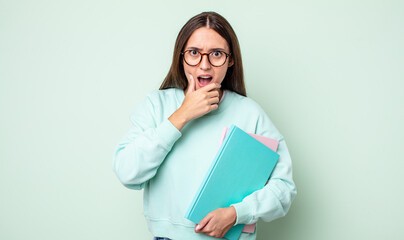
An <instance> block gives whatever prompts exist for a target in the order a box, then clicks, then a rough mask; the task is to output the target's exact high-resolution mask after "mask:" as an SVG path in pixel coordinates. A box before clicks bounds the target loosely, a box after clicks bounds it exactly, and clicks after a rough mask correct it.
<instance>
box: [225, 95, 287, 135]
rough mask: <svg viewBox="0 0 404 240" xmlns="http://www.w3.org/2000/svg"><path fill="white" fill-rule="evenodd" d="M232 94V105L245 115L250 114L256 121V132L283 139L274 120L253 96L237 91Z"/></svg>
mask: <svg viewBox="0 0 404 240" xmlns="http://www.w3.org/2000/svg"><path fill="white" fill-rule="evenodd" d="M228 93H230V94H229V95H231V96H232V98H233V101H232V103H231V104H232V106H234V109H237V111H242V112H243V115H244V116H248V118H249V119H252V120H253V121H254V122H255V127H256V129H255V133H256V134H258V135H263V136H267V137H272V138H275V139H278V140H280V139H282V138H283V137H282V135H281V133H280V132H279V131H278V129H277V128H276V127H275V125H274V124H273V122H272V120H271V119H270V118H269V116H268V115H267V113H266V112H265V111H264V109H263V108H262V107H261V106H260V105H259V104H258V103H257V102H256V101H255V100H253V99H252V98H249V97H244V96H242V95H240V94H237V93H235V92H230V91H229V92H228Z"/></svg>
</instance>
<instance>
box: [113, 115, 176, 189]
mask: <svg viewBox="0 0 404 240" xmlns="http://www.w3.org/2000/svg"><path fill="white" fill-rule="evenodd" d="M134 132H135V129H133V130H132V131H130V132H129V133H128V134H127V136H126V137H125V138H124V140H123V141H122V142H121V143H119V144H118V146H117V148H116V150H115V154H114V162H113V167H114V171H115V173H116V175H117V176H118V178H119V180H120V181H121V183H122V184H124V185H125V186H126V187H128V188H131V189H140V188H142V184H143V183H144V182H146V181H148V180H149V179H151V178H152V177H154V175H155V174H156V172H157V169H158V168H159V166H160V165H161V163H162V162H163V160H164V158H165V157H166V156H167V154H168V152H169V151H170V150H171V148H172V146H173V145H174V143H175V142H176V141H177V140H178V139H179V138H180V137H181V133H180V132H179V131H178V130H177V129H176V128H175V126H173V125H172V123H171V122H170V121H169V120H165V121H163V122H162V123H161V124H160V125H159V126H158V127H156V128H149V129H147V130H145V131H143V132H141V133H134Z"/></svg>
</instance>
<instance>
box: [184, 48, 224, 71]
mask: <svg viewBox="0 0 404 240" xmlns="http://www.w3.org/2000/svg"><path fill="white" fill-rule="evenodd" d="M189 51H197V52H198V53H199V54H200V55H201V59H200V60H199V62H198V63H197V64H195V65H191V64H189V63H188V62H187V60H185V56H184V54H185V52H189ZM213 52H221V53H224V54H225V55H226V59H225V60H224V62H223V64H222V65H219V66H216V65H213V64H212V63H211V62H210V59H209V55H210V54H211V53H213ZM204 55H206V57H207V58H208V62H209V64H210V65H212V66H213V67H221V66H223V65H224V64H225V63H226V61H227V58H228V57H229V56H230V55H231V53H226V52H224V51H211V52H208V53H201V52H199V51H198V50H195V49H190V50H185V51H183V52H181V56H182V57H183V59H184V62H185V63H186V64H187V65H188V66H191V67H196V66H198V65H199V64H201V62H202V59H203V56H204Z"/></svg>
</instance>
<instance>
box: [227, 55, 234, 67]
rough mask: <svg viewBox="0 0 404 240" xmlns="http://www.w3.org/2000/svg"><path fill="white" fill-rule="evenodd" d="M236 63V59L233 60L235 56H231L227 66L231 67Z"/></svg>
mask: <svg viewBox="0 0 404 240" xmlns="http://www.w3.org/2000/svg"><path fill="white" fill-rule="evenodd" d="M233 65H234V61H233V58H232V57H231V56H230V59H229V66H227V67H231V66H233Z"/></svg>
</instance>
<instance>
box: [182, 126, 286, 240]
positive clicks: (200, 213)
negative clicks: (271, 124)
mask: <svg viewBox="0 0 404 240" xmlns="http://www.w3.org/2000/svg"><path fill="white" fill-rule="evenodd" d="M278 158H279V155H278V154H277V153H276V152H275V151H273V150H272V149H270V148H268V147H267V146H266V145H264V144H263V143H261V142H260V141H258V140H257V139H255V138H254V137H252V136H251V135H249V134H248V133H246V132H244V131H243V130H241V129H240V128H239V127H237V126H235V125H231V126H230V128H229V130H228V131H227V133H226V136H225V137H224V139H223V142H222V144H221V146H220V148H219V150H218V152H217V153H216V155H215V157H214V159H213V161H212V164H211V166H210V168H209V170H208V172H207V174H206V175H205V178H204V180H203V181H202V183H201V185H200V187H199V189H198V191H197V193H196V194H195V197H194V199H193V201H192V202H191V204H190V206H189V208H188V211H187V213H186V214H185V218H187V219H189V220H191V221H193V222H195V223H199V222H200V221H201V220H202V219H203V218H204V217H205V216H206V215H207V214H208V213H210V212H211V211H213V210H216V209H218V208H223V207H229V206H230V205H231V204H235V203H238V202H241V201H242V200H243V199H244V197H246V196H248V195H250V194H251V193H253V192H254V191H256V190H259V189H262V188H263V187H264V186H265V183H266V182H267V180H268V179H269V177H270V175H271V173H272V171H273V169H274V168H275V165H276V162H277V161H278ZM243 228H244V224H238V225H236V226H233V227H232V228H231V229H230V230H229V231H228V232H227V233H226V235H225V238H227V239H229V240H236V239H238V238H239V237H240V234H241V232H242V230H243Z"/></svg>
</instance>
